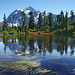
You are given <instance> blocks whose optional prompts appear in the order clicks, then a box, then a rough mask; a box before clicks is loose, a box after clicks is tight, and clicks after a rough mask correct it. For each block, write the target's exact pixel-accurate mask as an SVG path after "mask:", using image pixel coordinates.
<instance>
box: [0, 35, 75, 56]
mask: <svg viewBox="0 0 75 75" xmlns="http://www.w3.org/2000/svg"><path fill="white" fill-rule="evenodd" d="M2 42H3V44H4V53H6V52H7V51H6V50H7V47H8V48H9V49H10V50H11V51H12V52H14V53H15V54H16V55H22V56H25V55H29V56H34V55H35V54H43V56H46V54H47V53H49V54H52V53H53V52H57V53H60V55H61V56H62V55H64V54H66V55H67V54H69V55H70V56H72V55H73V54H74V49H75V38H74V37H68V36H55V37H52V36H49V35H18V36H4V37H0V43H2ZM68 52H69V53H68Z"/></svg>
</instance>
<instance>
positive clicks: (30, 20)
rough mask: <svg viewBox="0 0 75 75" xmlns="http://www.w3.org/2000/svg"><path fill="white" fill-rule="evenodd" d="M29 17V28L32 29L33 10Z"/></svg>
mask: <svg viewBox="0 0 75 75" xmlns="http://www.w3.org/2000/svg"><path fill="white" fill-rule="evenodd" d="M29 15H30V18H29V28H31V29H34V16H33V12H30V13H29Z"/></svg>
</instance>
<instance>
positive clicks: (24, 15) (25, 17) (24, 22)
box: [22, 11, 27, 27]
mask: <svg viewBox="0 0 75 75" xmlns="http://www.w3.org/2000/svg"><path fill="white" fill-rule="evenodd" d="M22 20H23V27H24V26H25V25H26V23H27V16H26V14H25V13H24V11H23V12H22Z"/></svg>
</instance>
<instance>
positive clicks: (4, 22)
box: [3, 13, 8, 30]
mask: <svg viewBox="0 0 75 75" xmlns="http://www.w3.org/2000/svg"><path fill="white" fill-rule="evenodd" d="M3 19H4V21H3V30H6V29H7V27H8V24H7V19H6V15H5V13H4V17H3Z"/></svg>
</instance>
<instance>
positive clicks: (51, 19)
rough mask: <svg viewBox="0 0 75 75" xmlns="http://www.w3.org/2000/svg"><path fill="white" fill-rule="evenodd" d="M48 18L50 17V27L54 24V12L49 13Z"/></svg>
mask: <svg viewBox="0 0 75 75" xmlns="http://www.w3.org/2000/svg"><path fill="white" fill-rule="evenodd" d="M48 19H49V26H50V28H52V25H53V14H52V13H50V14H49V16H48Z"/></svg>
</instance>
